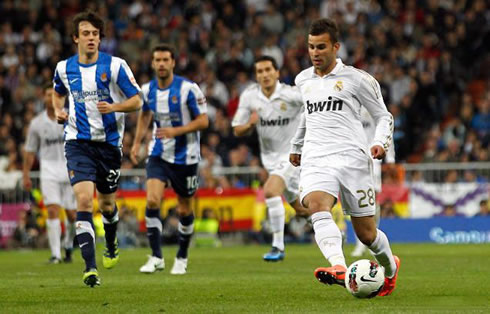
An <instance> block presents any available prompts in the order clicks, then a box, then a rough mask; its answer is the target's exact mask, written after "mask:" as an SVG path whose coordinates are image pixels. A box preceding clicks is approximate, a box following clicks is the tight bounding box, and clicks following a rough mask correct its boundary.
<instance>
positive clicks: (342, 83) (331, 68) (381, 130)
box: [290, 19, 400, 296]
mask: <svg viewBox="0 0 490 314" xmlns="http://www.w3.org/2000/svg"><path fill="white" fill-rule="evenodd" d="M338 33H339V32H338V29H337V25H336V24H335V22H334V21H332V20H330V19H319V20H316V21H314V22H313V23H312V24H311V26H310V29H309V35H308V52H309V55H310V59H311V61H312V63H313V67H310V68H308V69H306V70H304V71H302V72H301V73H299V74H298V76H297V77H296V80H295V82H296V85H297V86H298V87H299V88H300V90H301V93H302V96H303V103H304V109H305V110H304V113H303V115H302V119H301V122H300V126H299V128H298V131H297V132H296V134H295V137H294V138H293V140H292V141H291V143H292V147H291V155H290V161H291V163H292V164H293V165H296V166H299V165H300V164H301V175H300V200H301V202H302V204H303V205H304V206H305V207H306V208H308V210H309V212H310V213H311V220H312V223H313V230H314V231H315V240H316V242H317V244H318V247H319V248H320V250H321V252H322V254H323V255H324V257H325V258H326V259H327V260H328V261H329V263H330V264H331V265H332V266H331V267H320V268H317V269H316V270H315V277H316V278H317V279H318V280H319V281H320V282H322V283H325V284H329V285H332V284H339V285H341V286H343V287H344V286H345V280H348V274H347V275H346V273H345V272H346V269H347V267H346V264H345V257H344V253H343V251H342V235H341V233H340V230H339V228H338V227H337V225H336V224H335V222H334V221H333V219H332V214H331V209H332V207H333V206H334V204H335V202H336V200H337V197H339V196H340V199H341V201H342V207H343V209H344V211H345V212H346V213H347V214H350V215H351V218H352V225H353V227H354V230H355V232H356V234H357V236H358V237H359V239H360V240H361V241H362V243H364V244H365V245H367V246H368V247H369V249H370V250H371V252H372V254H373V256H374V257H375V259H376V260H377V261H378V263H379V264H380V265H381V266H383V267H384V269H385V283H384V286H383V288H382V290H381V291H380V292H379V295H382V296H384V295H389V294H391V292H392V291H393V290H394V288H395V283H396V278H397V275H398V270H399V268H400V259H399V258H398V257H396V256H394V255H393V254H392V252H391V248H390V244H389V242H388V238H387V237H386V235H385V234H384V233H383V232H382V231H381V230H379V229H377V228H376V222H375V219H374V215H375V192H374V182H373V176H372V160H371V156H372V157H373V158H376V159H382V158H383V157H384V156H385V154H386V153H385V152H386V150H387V149H388V147H389V145H390V143H391V141H392V134H393V117H392V115H391V114H390V113H389V112H388V110H387V109H386V106H385V104H384V102H383V98H382V96H381V91H380V87H379V84H378V82H377V81H376V80H375V79H374V78H373V77H372V76H371V75H369V74H368V73H366V72H364V71H361V70H358V69H356V68H354V67H352V66H346V65H344V64H343V63H342V61H341V60H340V59H336V54H337V51H338V50H339V48H340V43H339V42H338ZM361 106H364V107H366V109H367V110H368V111H369V113H370V114H371V116H372V117H373V119H374V120H375V121H376V133H375V138H374V141H373V143H372V144H371V145H372V146H371V147H370V149H368V144H367V140H366V135H365V132H364V130H363V128H362V123H361V118H360V110H361ZM369 153H370V154H371V156H370V155H369Z"/></svg>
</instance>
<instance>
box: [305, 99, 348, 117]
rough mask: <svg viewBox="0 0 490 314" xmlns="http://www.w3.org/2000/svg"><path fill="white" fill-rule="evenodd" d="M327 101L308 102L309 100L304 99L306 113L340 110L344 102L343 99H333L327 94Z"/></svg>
mask: <svg viewBox="0 0 490 314" xmlns="http://www.w3.org/2000/svg"><path fill="white" fill-rule="evenodd" d="M327 99H328V101H319V102H313V103H310V101H309V100H307V101H306V110H308V114H311V113H313V112H317V111H338V110H342V105H343V104H344V101H343V100H340V99H337V100H334V101H332V100H333V98H332V96H328V98H327Z"/></svg>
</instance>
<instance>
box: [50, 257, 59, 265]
mask: <svg viewBox="0 0 490 314" xmlns="http://www.w3.org/2000/svg"><path fill="white" fill-rule="evenodd" d="M48 264H61V259H59V258H57V257H54V256H51V257H50V258H49V260H48Z"/></svg>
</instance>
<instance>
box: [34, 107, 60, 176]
mask: <svg viewBox="0 0 490 314" xmlns="http://www.w3.org/2000/svg"><path fill="white" fill-rule="evenodd" d="M25 150H26V151H27V152H31V153H38V158H39V163H40V171H41V180H52V181H57V182H70V180H69V178H68V171H67V170H66V159H65V153H64V152H65V150H64V146H63V126H62V125H59V124H58V123H56V121H55V120H51V119H50V118H49V117H48V114H47V112H46V110H44V111H42V112H41V113H40V114H38V115H37V116H36V117H35V118H34V119H32V121H31V124H30V125H29V131H28V132H27V139H26V143H25Z"/></svg>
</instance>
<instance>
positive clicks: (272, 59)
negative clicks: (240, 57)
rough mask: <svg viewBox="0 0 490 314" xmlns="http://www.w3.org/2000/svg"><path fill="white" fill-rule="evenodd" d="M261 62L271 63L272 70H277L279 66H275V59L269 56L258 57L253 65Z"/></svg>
mask: <svg viewBox="0 0 490 314" xmlns="http://www.w3.org/2000/svg"><path fill="white" fill-rule="evenodd" d="M262 61H270V62H271V63H272V66H273V67H274V70H279V66H278V65H277V61H276V59H274V58H273V57H271V56H260V57H258V58H257V59H255V62H254V65H255V64H257V63H259V62H262Z"/></svg>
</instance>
